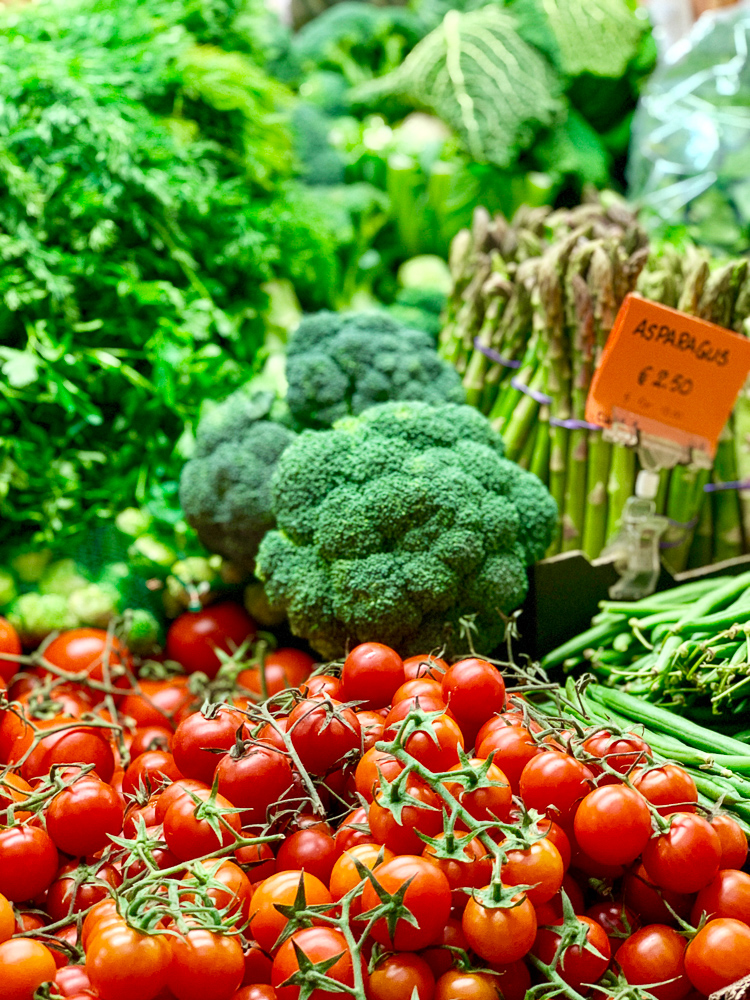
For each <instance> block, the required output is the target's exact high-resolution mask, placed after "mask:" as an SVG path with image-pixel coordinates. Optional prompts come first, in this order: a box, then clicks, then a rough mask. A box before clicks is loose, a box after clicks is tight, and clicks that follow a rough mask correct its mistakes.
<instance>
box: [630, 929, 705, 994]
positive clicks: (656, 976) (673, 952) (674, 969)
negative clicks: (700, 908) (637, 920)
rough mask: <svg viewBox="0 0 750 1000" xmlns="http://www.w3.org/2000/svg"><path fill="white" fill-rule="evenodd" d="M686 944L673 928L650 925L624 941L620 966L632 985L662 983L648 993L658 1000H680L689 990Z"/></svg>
mask: <svg viewBox="0 0 750 1000" xmlns="http://www.w3.org/2000/svg"><path fill="white" fill-rule="evenodd" d="M686 944H687V942H686V941H685V938H684V937H681V936H680V935H679V934H678V933H677V931H675V930H673V929H672V928H671V927H666V926H665V925H664V924H649V925H648V926H647V927H642V928H641V929H640V930H639V931H636V932H635V934H631V935H630V937H629V938H628V939H627V940H626V941H625V942H623V944H622V945H621V946H620V949H619V951H618V952H617V964H618V965H619V966H620V969H621V970H622V973H623V975H624V976H625V979H626V980H627V981H628V982H629V983H630V985H631V986H645V985H646V984H650V983H663V985H662V986H649V987H648V991H649V993H653V995H654V996H655V997H656V998H657V1000H681V998H682V997H684V996H685V995H686V994H687V993H688V992H689V990H690V981H689V979H688V978H687V976H686V975H685V960H684V959H685V946H686ZM667 980H671V982H667Z"/></svg>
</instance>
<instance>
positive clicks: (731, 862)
mask: <svg viewBox="0 0 750 1000" xmlns="http://www.w3.org/2000/svg"><path fill="white" fill-rule="evenodd" d="M711 826H712V827H713V828H714V831H715V833H716V835H717V836H718V838H719V843H720V844H721V862H720V863H719V868H742V866H743V865H744V864H745V862H746V861H747V837H746V836H745V834H744V832H743V830H742V827H741V826H740V824H739V823H738V822H737V821H736V820H734V819H732V817H731V816H727V814H726V813H719V814H718V815H717V816H714V818H713V819H712V820H711Z"/></svg>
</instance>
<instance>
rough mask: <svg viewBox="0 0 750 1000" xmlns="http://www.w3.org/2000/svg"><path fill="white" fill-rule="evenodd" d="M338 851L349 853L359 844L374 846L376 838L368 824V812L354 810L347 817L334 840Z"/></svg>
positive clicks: (361, 809)
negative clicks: (351, 848)
mask: <svg viewBox="0 0 750 1000" xmlns="http://www.w3.org/2000/svg"><path fill="white" fill-rule="evenodd" d="M333 839H334V840H335V841H336V849H337V850H338V851H348V850H349V848H350V847H355V846H356V845H357V844H374V843H375V838H374V837H373V835H372V833H371V832H370V827H369V824H368V822H367V810H366V809H363V808H360V809H354V810H353V811H352V812H350V813H349V815H348V816H346V817H345V818H344V819H343V821H342V823H341V825H340V826H339V828H338V830H337V831H336V834H335V836H334V838H333Z"/></svg>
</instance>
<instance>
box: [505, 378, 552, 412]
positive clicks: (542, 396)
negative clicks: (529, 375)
mask: <svg viewBox="0 0 750 1000" xmlns="http://www.w3.org/2000/svg"><path fill="white" fill-rule="evenodd" d="M510 384H511V385H512V386H513V388H514V389H518V391H519V392H525V393H526V395H527V396H531V398H532V399H533V400H535V401H536V402H537V403H539V404H540V406H549V404H550V403H551V402H552V397H551V396H548V395H547V394H546V393H544V392H538V391H537V390H536V389H532V388H530V387H529V386H528V385H524V384H523V382H519V381H518V379H517V378H516V377H515V376H514V377H513V378H512V379H511V380H510Z"/></svg>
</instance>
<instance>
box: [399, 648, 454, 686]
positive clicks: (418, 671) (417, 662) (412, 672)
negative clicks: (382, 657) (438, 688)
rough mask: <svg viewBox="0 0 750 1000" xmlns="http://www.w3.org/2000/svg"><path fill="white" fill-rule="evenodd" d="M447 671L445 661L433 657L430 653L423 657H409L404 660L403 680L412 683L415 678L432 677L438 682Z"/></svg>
mask: <svg viewBox="0 0 750 1000" xmlns="http://www.w3.org/2000/svg"><path fill="white" fill-rule="evenodd" d="M447 669H448V664H447V663H446V662H445V660H441V659H440V657H439V656H433V655H432V654H431V653H429V654H427V655H425V656H410V657H409V658H408V659H407V660H404V680H407V681H413V680H415V679H416V678H417V677H432V678H433V679H434V680H438V681H439V680H440V679H441V677H442V676H443V674H444V673H445V671H446V670H447Z"/></svg>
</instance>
